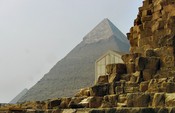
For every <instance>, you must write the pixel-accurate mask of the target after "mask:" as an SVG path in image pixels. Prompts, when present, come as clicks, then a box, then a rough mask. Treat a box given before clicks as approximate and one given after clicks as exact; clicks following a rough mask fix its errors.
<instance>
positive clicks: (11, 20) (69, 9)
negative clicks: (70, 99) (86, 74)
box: [0, 0, 142, 103]
mask: <svg viewBox="0 0 175 113" xmlns="http://www.w3.org/2000/svg"><path fill="white" fill-rule="evenodd" d="M141 5H142V0H0V52H1V53H0V103H4V102H9V101H10V100H11V99H12V98H14V97H15V96H16V95H17V94H18V93H19V92H20V91H22V90H23V89H24V88H30V87H31V86H33V85H34V84H35V83H36V82H37V81H38V80H40V79H41V78H42V77H43V75H44V74H45V73H47V72H48V71H49V70H50V69H51V68H52V67H53V66H54V64H56V62H58V61H59V60H60V59H62V58H63V57H64V56H65V55H66V54H67V53H68V52H69V51H71V49H73V48H74V47H75V46H76V45H77V44H78V43H80V42H81V41H82V39H83V37H84V36H85V35H86V34H87V33H88V32H89V31H91V30H92V29H93V28H94V27H95V26H96V25H97V24H98V23H99V22H101V21H102V20H103V19H104V18H108V19H109V20H111V21H112V22H113V23H114V24H115V25H116V26H117V27H118V28H119V29H120V30H121V31H122V32H123V33H124V34H126V33H127V32H128V31H129V29H130V27H131V26H132V25H133V21H134V19H135V18H136V15H137V13H138V7H140V6H141Z"/></svg>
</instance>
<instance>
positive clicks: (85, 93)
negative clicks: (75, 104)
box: [75, 88, 90, 97]
mask: <svg viewBox="0 0 175 113" xmlns="http://www.w3.org/2000/svg"><path fill="white" fill-rule="evenodd" d="M81 96H90V89H89V88H82V89H80V91H79V92H78V93H76V94H75V97H81Z"/></svg>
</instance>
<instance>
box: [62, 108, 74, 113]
mask: <svg viewBox="0 0 175 113" xmlns="http://www.w3.org/2000/svg"><path fill="white" fill-rule="evenodd" d="M76 111H77V110H76V109H64V110H63V111H62V112H61V113H75V112H76Z"/></svg>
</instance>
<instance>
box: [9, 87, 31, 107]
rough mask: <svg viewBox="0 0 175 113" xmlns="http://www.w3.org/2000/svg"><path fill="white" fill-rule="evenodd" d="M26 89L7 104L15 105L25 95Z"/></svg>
mask: <svg viewBox="0 0 175 113" xmlns="http://www.w3.org/2000/svg"><path fill="white" fill-rule="evenodd" d="M27 91H28V89H26V88H25V89H23V90H22V91H21V92H20V93H19V94H18V95H17V96H16V97H15V98H13V99H12V100H11V101H10V102H9V103H10V104H16V103H17V102H18V101H19V100H20V99H21V98H22V97H23V96H24V95H25V94H26V93H27Z"/></svg>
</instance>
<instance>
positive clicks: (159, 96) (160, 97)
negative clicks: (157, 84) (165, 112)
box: [152, 93, 165, 107]
mask: <svg viewBox="0 0 175 113" xmlns="http://www.w3.org/2000/svg"><path fill="white" fill-rule="evenodd" d="M152 106H153V107H164V106H165V93H155V94H154V97H153V102H152Z"/></svg>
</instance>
